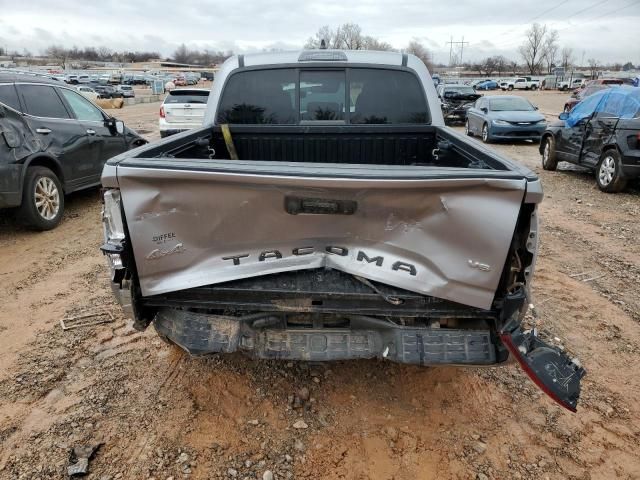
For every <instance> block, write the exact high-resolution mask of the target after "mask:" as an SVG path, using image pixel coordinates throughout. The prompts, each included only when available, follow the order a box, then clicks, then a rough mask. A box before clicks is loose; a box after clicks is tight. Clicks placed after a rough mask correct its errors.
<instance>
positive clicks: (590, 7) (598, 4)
mask: <svg viewBox="0 0 640 480" xmlns="http://www.w3.org/2000/svg"><path fill="white" fill-rule="evenodd" d="M608 1H609V0H600V1H598V2H596V3H594V4H592V5H589V6H588V7H585V8H583V9H581V10H578V11H577V12H573V13H572V14H571V15H569V16H568V17H565V18H563V19H562V20H556V21H554V22H551V24H550V25H553V24H554V23H555V24H557V23H562V22H565V21H566V20H568V19H570V18H574V17H576V16H578V15H580V14H581V13H584V12H587V11H589V10H591V9H592V8H596V7H598V6H600V5H602V4H603V3H606V2H608ZM563 3H565V2H563ZM560 5H562V4H560ZM560 5H558V6H560ZM625 8H626V7H625ZM569 22H571V21H569ZM522 25H524V24H522ZM570 27H571V25H569V26H567V27H564V28H562V29H560V30H566V29H567V28H570ZM515 41H516V40H515V39H513V40H507V41H506V42H501V43H500V44H498V45H497V47H502V48H504V47H507V46H510V45H512V44H513V43H514V42H515Z"/></svg>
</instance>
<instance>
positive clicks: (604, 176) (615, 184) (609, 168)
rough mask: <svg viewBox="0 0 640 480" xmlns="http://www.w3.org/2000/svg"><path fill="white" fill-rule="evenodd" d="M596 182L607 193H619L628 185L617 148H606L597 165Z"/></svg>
mask: <svg viewBox="0 0 640 480" xmlns="http://www.w3.org/2000/svg"><path fill="white" fill-rule="evenodd" d="M596 183H597V184H598V188H599V189H600V190H602V191H603V192H606V193H618V192H621V191H622V190H624V188H625V187H626V186H627V179H626V178H624V177H623V175H622V161H621V159H620V154H619V153H618V151H617V150H613V149H612V150H606V151H605V152H604V153H603V154H602V158H601V159H600V161H599V162H598V165H597V166H596Z"/></svg>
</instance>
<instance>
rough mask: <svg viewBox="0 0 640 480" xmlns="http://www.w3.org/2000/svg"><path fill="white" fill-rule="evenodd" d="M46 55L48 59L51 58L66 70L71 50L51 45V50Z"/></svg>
mask: <svg viewBox="0 0 640 480" xmlns="http://www.w3.org/2000/svg"><path fill="white" fill-rule="evenodd" d="M45 55H46V56H47V57H51V58H53V59H54V60H57V61H58V62H60V65H62V68H66V66H67V60H68V59H69V50H67V49H66V48H64V47H63V46H61V45H51V46H50V47H49V48H47V49H46V50H45Z"/></svg>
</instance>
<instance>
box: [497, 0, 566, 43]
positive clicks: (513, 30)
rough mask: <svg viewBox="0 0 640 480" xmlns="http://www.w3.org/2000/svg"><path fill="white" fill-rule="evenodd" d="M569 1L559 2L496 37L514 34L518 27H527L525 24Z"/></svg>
mask: <svg viewBox="0 0 640 480" xmlns="http://www.w3.org/2000/svg"><path fill="white" fill-rule="evenodd" d="M570 1H571V0H564V1H562V2H560V3H559V4H558V5H554V6H553V7H551V8H547V9H546V10H545V11H544V12H542V13H539V14H538V15H536V16H535V17H533V18H531V19H529V20H527V21H526V22H523V23H521V24H519V25H518V26H517V27H514V28H512V29H510V30H507V31H506V32H503V33H501V34H500V35H498V37H504V36H505V35H508V34H509V33H512V32H515V31H516V30H517V29H518V27H521V26H522V25H527V24H529V23H531V22H533V21H534V20H537V19H539V18H541V17H543V16H544V15H546V14H547V13H549V12H552V11H554V10H555V9H556V8H560V7H561V6H562V5H564V4H565V3H567V2H570Z"/></svg>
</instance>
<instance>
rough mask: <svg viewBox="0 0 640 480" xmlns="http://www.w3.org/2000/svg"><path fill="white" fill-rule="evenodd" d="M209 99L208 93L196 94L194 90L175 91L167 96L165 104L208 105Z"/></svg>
mask: <svg viewBox="0 0 640 480" xmlns="http://www.w3.org/2000/svg"><path fill="white" fill-rule="evenodd" d="M208 99H209V92H208V91H202V92H194V91H193V90H174V91H173V92H171V93H170V94H169V95H167V98H165V100H164V103H207V100H208Z"/></svg>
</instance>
